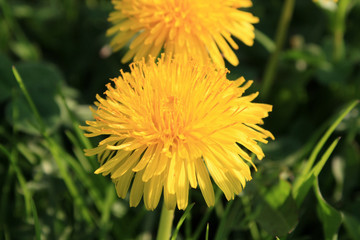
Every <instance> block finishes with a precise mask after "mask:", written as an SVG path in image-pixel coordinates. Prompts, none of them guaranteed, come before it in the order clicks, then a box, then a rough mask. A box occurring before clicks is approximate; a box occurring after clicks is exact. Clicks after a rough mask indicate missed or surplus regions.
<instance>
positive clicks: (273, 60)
mask: <svg viewBox="0 0 360 240" xmlns="http://www.w3.org/2000/svg"><path fill="white" fill-rule="evenodd" d="M294 5H295V0H286V1H285V3H284V5H283V9H282V13H281V17H280V21H279V23H278V27H277V31H276V37H275V45H276V48H275V51H274V52H273V53H272V54H271V56H270V58H269V61H268V63H267V65H266V68H265V74H264V77H263V86H262V97H263V98H264V99H266V98H267V97H268V95H269V93H270V90H271V87H272V85H273V83H274V78H275V76H276V72H277V68H278V62H279V56H280V53H281V50H282V48H283V45H284V41H285V37H286V35H287V32H288V28H289V25H290V21H291V18H292V14H293V12H294Z"/></svg>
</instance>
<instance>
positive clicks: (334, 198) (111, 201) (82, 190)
mask: <svg viewBox="0 0 360 240" xmlns="http://www.w3.org/2000/svg"><path fill="white" fill-rule="evenodd" d="M322 2H324V1H320V0H319V2H318V3H314V2H313V1H311V0H298V1H294V0H285V1H281V0H267V1H260V0H254V1H253V3H254V6H253V7H252V8H251V9H249V11H251V12H252V13H254V15H255V16H258V17H259V18H260V23H259V24H256V26H255V27H256V29H257V30H256V37H257V38H256V40H255V44H254V46H253V47H247V46H245V45H243V44H241V43H239V46H240V49H239V50H238V51H237V52H236V53H237V56H238V57H239V59H240V65H239V66H237V67H233V66H231V65H229V64H227V67H229V69H230V71H231V72H230V74H229V76H228V78H229V79H235V78H237V77H239V76H244V77H245V79H247V80H249V79H253V80H254V81H255V83H254V85H253V86H252V87H251V88H250V90H249V91H248V93H250V92H255V91H260V97H259V99H257V101H261V102H266V103H270V104H272V105H273V106H274V110H273V112H272V113H271V115H270V117H269V118H267V119H265V129H269V130H270V131H271V132H272V133H273V134H274V135H275V137H276V140H275V141H271V142H270V143H269V144H267V145H264V146H263V148H264V151H265V155H266V157H265V159H264V160H263V161H261V162H260V161H257V160H256V161H255V162H256V165H257V166H258V171H257V172H255V171H254V173H253V176H254V179H253V180H252V181H251V182H249V184H248V185H247V187H246V188H245V190H244V192H243V193H242V194H241V195H240V196H239V197H237V198H236V199H235V200H234V201H231V202H227V201H226V199H225V198H224V196H223V195H222V194H221V193H220V192H219V191H217V192H218V193H217V202H216V205H215V207H214V208H207V207H206V204H205V202H204V200H203V199H202V196H201V193H200V191H199V190H198V189H197V190H192V191H191V195H190V197H191V199H190V201H189V202H195V205H194V206H193V207H192V209H191V211H189V212H188V213H187V214H185V215H183V214H184V212H182V211H176V215H175V220H174V230H175V231H178V234H177V238H178V239H205V237H206V235H207V234H208V236H209V239H275V238H276V237H279V238H280V239H337V238H339V239H353V240H357V239H360V145H359V143H360V116H359V114H360V113H359V110H360V108H359V106H356V104H357V102H356V100H357V99H360V31H359V30H360V29H359V24H360V1H359V0H339V2H338V4H334V5H333V6H332V5H330V7H327V6H328V5H326V4H325V5H324V4H322ZM292 3H294V5H293V6H292ZM284 6H285V7H284ZM110 11H112V5H111V2H110V1H109V0H83V1H80V0H79V1H75V0H0V114H1V116H2V117H1V119H0V150H1V151H0V159H1V161H0V193H1V195H0V196H1V197H0V239H152V238H153V239H154V238H155V236H156V231H157V226H158V221H159V214H160V207H158V209H156V210H155V211H153V212H151V211H146V210H145V208H144V207H143V205H142V204H141V205H140V206H139V207H137V208H129V207H128V201H127V200H121V199H118V198H117V196H116V193H115V188H114V186H113V184H112V183H111V180H110V179H109V178H105V177H103V176H98V175H95V174H93V171H94V170H95V169H96V168H97V166H98V163H97V161H96V159H95V158H86V157H84V156H83V152H82V149H84V148H87V147H91V146H92V145H93V146H94V145H95V144H96V142H97V140H98V139H91V141H89V140H88V139H86V138H84V137H83V135H82V132H81V131H80V130H79V129H78V125H80V124H83V123H84V121H85V120H86V119H91V118H92V117H91V113H90V110H89V108H88V105H91V104H92V103H93V101H94V100H95V94H96V93H99V94H101V93H102V92H103V91H104V90H105V84H106V83H108V82H109V79H110V78H113V77H116V76H118V75H119V70H120V69H124V70H125V71H127V70H128V64H125V65H123V64H121V63H120V59H121V56H122V55H123V52H121V51H120V52H117V53H111V50H110V49H109V46H108V43H109V38H107V37H106V36H105V32H106V30H107V28H108V27H109V23H108V22H107V17H108V14H109V13H110ZM284 13H285V15H284V16H285V17H286V16H288V18H283V19H282V18H281V16H282V14H284ZM286 14H287V15H286ZM287 22H288V23H289V26H288V28H287V26H286V23H287ZM282 24H283V25H282ZM279 25H280V26H281V25H282V30H283V31H282V32H281V31H280V33H279V31H277V29H279V28H278V26H279ZM281 34H284V35H283V36H284V41H283V44H281V36H280V35H281ZM279 37H280V38H279ZM272 64H273V65H272ZM12 66H15V67H16V69H17V71H18V72H19V74H20V76H21V78H22V80H23V82H24V85H25V87H26V89H27V91H28V92H29V95H30V96H31V98H32V100H33V102H34V105H35V106H36V108H37V109H38V111H39V116H40V117H39V116H38V115H36V113H34V111H33V110H32V108H31V107H30V105H29V103H28V101H27V99H26V97H25V96H24V94H23V90H22V89H21V88H20V87H19V84H18V83H17V82H16V80H15V77H14V75H13V72H12ZM269 78H270V80H268V79H269ZM272 81H273V82H272ZM265 82H267V83H269V82H270V85H269V86H268V87H265ZM271 83H272V84H271ZM339 137H341V139H340V138H339ZM321 139H322V140H321ZM181 218H185V221H184V223H183V224H182V225H181V224H179V225H177V224H178V223H181V221H180V222H179V220H180V219H181ZM207 223H208V228H207V227H206V226H207ZM206 229H208V230H206Z"/></svg>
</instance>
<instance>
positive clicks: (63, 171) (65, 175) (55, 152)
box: [12, 66, 92, 224]
mask: <svg viewBox="0 0 360 240" xmlns="http://www.w3.org/2000/svg"><path fill="white" fill-rule="evenodd" d="M12 70H13V73H14V76H15V78H16V81H17V82H18V84H19V86H20V89H21V91H22V92H23V94H24V96H25V98H26V100H27V101H28V103H29V105H30V108H31V110H32V112H33V113H34V115H35V118H36V120H37V121H38V124H39V125H40V131H41V134H42V135H43V137H44V138H45V140H46V142H47V147H48V149H49V151H50V152H51V154H52V156H53V157H54V160H55V162H56V164H57V166H58V168H59V172H60V175H61V177H62V179H63V180H64V182H65V184H66V187H67V188H68V190H69V192H70V194H71V196H72V197H73V198H74V202H75V204H76V205H77V207H79V209H80V212H81V213H82V215H83V218H84V219H85V220H86V221H87V222H88V223H89V224H92V221H91V215H90V212H89V210H88V209H87V206H86V205H85V200H84V199H83V196H82V195H81V194H80V193H79V191H78V189H77V187H76V185H75V183H74V181H73V179H72V177H71V176H70V175H69V172H68V170H67V167H66V164H65V163H64V161H63V159H62V158H61V154H60V153H61V149H60V148H59V145H58V144H57V143H56V142H55V141H54V140H53V139H52V138H50V137H49V136H48V134H47V133H46V128H45V124H44V122H43V120H42V118H41V116H40V114H39V111H38V110H37V108H36V106H35V104H34V102H33V100H32V98H31V96H30V94H29V92H28V91H27V89H26V87H25V85H24V82H23V80H22V78H21V76H20V74H19V72H18V71H17V70H16V68H15V67H14V66H13V68H12Z"/></svg>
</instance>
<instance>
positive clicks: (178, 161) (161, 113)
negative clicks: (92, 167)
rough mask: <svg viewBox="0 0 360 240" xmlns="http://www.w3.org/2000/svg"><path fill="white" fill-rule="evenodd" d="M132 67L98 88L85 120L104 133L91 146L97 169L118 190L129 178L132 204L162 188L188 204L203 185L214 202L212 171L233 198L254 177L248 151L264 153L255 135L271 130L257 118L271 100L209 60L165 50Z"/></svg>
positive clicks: (152, 200) (168, 198)
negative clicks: (100, 91) (89, 116)
mask: <svg viewBox="0 0 360 240" xmlns="http://www.w3.org/2000/svg"><path fill="white" fill-rule="evenodd" d="M130 69H131V72H123V71H121V76H119V77H118V78H114V79H112V81H113V84H110V83H109V84H108V85H107V90H106V91H105V93H104V94H105V98H102V97H100V96H99V95H97V96H96V98H97V101H96V102H95V105H96V107H97V109H96V110H95V109H92V112H93V115H94V118H95V121H87V122H86V124H87V125H88V126H83V127H82V128H83V129H84V130H86V131H87V132H88V133H87V134H86V135H87V136H88V137H94V136H99V135H105V136H106V138H105V139H104V140H102V141H101V142H100V143H99V145H98V146H97V147H96V148H94V149H88V150H86V155H97V156H98V160H99V162H100V164H101V166H100V167H99V168H98V169H97V170H96V171H95V173H97V174H100V173H101V174H103V175H108V174H110V175H111V178H112V180H113V181H114V183H115V186H116V191H117V194H118V196H119V197H120V198H125V197H126V195H127V192H128V191H129V189H130V186H131V190H130V206H137V205H138V204H139V202H140V200H141V198H143V199H144V203H145V207H146V208H147V209H151V210H152V209H154V208H156V206H157V205H158V202H159V199H160V197H161V195H162V193H163V195H164V202H165V204H166V206H167V208H168V209H173V208H175V206H176V205H177V207H178V208H179V209H185V208H186V206H187V205H188V194H189V188H190V187H192V188H197V187H198V186H199V188H200V190H201V192H202V194H203V197H204V199H205V201H206V203H207V205H208V206H212V205H214V201H215V199H214V190H213V185H212V181H211V178H212V179H213V181H214V182H215V183H216V184H217V185H218V186H219V188H220V189H221V190H222V191H223V192H224V194H225V196H226V198H227V199H228V200H230V199H233V198H234V196H235V195H237V194H239V193H240V192H241V191H242V189H243V188H244V186H245V183H246V181H249V180H250V179H251V173H250V168H249V165H248V164H247V163H249V164H252V165H253V163H252V160H251V157H250V156H249V154H250V153H251V152H252V153H254V154H255V155H256V156H257V157H258V158H259V159H262V158H263V157H264V153H263V151H262V150H261V148H260V146H259V145H258V142H262V143H266V142H267V141H266V138H268V137H270V138H273V135H272V134H271V133H270V132H269V131H266V130H264V129H263V128H261V127H260V126H259V124H262V123H263V120H262V119H263V118H265V117H267V116H268V112H270V111H271V110H272V106H271V105H267V104H260V103H253V102H252V100H253V99H255V98H256V96H257V95H258V93H253V94H251V95H248V96H242V95H243V93H244V91H245V90H246V89H247V88H248V87H250V85H251V83H252V82H251V81H247V82H246V81H245V80H244V78H239V79H237V80H236V81H229V80H227V79H226V73H227V70H226V69H221V70H216V66H215V65H214V64H211V63H210V62H209V63H208V64H205V65H201V64H199V63H198V62H197V61H195V60H187V61H185V60H183V58H173V59H170V58H165V57H164V55H162V57H161V58H159V59H158V60H157V61H155V60H154V58H151V60H150V61H149V62H148V63H145V60H144V59H143V60H142V61H138V62H134V63H132V64H131V65H130ZM210 176H211V178H210Z"/></svg>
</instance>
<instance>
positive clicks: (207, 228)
mask: <svg viewBox="0 0 360 240" xmlns="http://www.w3.org/2000/svg"><path fill="white" fill-rule="evenodd" d="M208 239H209V223H208V224H206V234H205V240H208Z"/></svg>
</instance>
